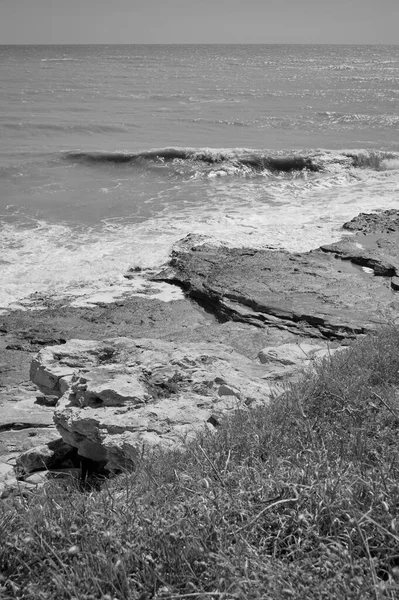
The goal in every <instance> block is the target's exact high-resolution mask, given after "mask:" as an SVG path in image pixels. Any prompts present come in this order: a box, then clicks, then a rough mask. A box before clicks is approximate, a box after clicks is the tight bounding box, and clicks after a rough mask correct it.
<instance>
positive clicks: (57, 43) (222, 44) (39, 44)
mask: <svg viewBox="0 0 399 600" xmlns="http://www.w3.org/2000/svg"><path fill="white" fill-rule="evenodd" d="M3 46H399V44H394V43H391V42H55V43H54V42H11V43H8V44H0V47H3Z"/></svg>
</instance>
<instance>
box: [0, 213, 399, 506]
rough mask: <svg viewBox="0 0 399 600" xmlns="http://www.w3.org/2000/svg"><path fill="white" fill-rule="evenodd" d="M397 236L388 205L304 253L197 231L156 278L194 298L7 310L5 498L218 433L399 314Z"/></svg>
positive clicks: (1, 389) (2, 323) (2, 423)
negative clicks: (221, 241)
mask: <svg viewBox="0 0 399 600" xmlns="http://www.w3.org/2000/svg"><path fill="white" fill-rule="evenodd" d="M345 230H346V231H349V232H350V233H349V235H347V236H346V237H345V235H344V234H345ZM398 232H399V211H396V210H390V211H381V212H379V213H375V214H373V215H359V216H358V217H356V218H355V219H353V220H352V221H351V222H349V223H346V224H345V225H344V230H343V239H342V241H341V242H338V243H337V244H332V245H328V246H322V247H321V248H319V249H316V250H313V251H311V252H308V253H303V254H290V253H288V252H284V251H277V250H254V249H249V248H247V249H242V248H240V249H237V248H228V247H224V246H212V245H211V244H209V242H207V240H206V239H204V238H198V237H195V236H188V237H187V238H185V239H184V240H182V242H181V243H180V244H179V245H178V246H177V247H176V248H175V249H174V251H173V253H172V256H171V259H170V262H169V264H168V265H167V266H166V267H165V268H164V269H163V270H162V271H160V272H159V273H158V274H157V275H155V276H154V275H153V274H152V275H151V276H150V277H151V279H152V280H155V281H164V282H167V283H169V284H173V285H178V286H179V287H180V288H181V289H182V290H183V291H184V294H185V299H183V300H175V301H172V302H169V303H165V302H161V301H159V300H155V299H152V298H151V297H148V298H147V297H145V298H143V297H141V298H139V297H130V298H126V299H124V300H121V301H118V302H115V303H113V304H103V305H98V306H97V307H96V308H72V307H68V306H64V305H62V304H61V303H60V304H58V305H53V306H49V308H48V309H47V310H41V311H30V312H22V311H13V312H10V313H9V314H6V315H2V316H1V317H0V375H1V380H0V381H1V386H0V495H3V496H6V495H7V494H9V493H11V492H12V490H15V489H17V490H19V491H21V490H25V491H26V490H29V489H31V488H34V487H36V485H37V484H38V483H41V482H43V481H44V480H45V479H46V478H48V477H50V476H60V477H61V476H71V475H73V476H78V475H79V474H80V473H81V468H82V465H83V468H84V469H85V468H88V467H87V465H89V466H90V465H91V464H92V465H94V467H95V468H97V467H98V466H100V467H102V468H103V467H105V468H106V469H107V471H111V472H112V471H117V469H118V465H120V466H127V467H129V468H131V467H133V466H134V461H135V460H136V456H137V453H139V452H141V451H142V449H143V447H147V446H153V445H154V444H159V443H162V444H166V445H169V446H175V445H176V444H180V443H184V440H185V439H187V438H189V437H190V436H191V435H192V434H193V433H195V432H196V431H197V430H198V429H199V428H202V427H204V426H206V427H208V428H211V429H212V430H213V429H215V430H216V429H217V426H218V422H219V419H220V416H221V415H222V414H225V413H226V412H228V411H231V410H236V409H237V408H241V409H244V410H248V409H249V408H250V406H251V405H253V404H256V403H260V402H267V401H268V398H269V397H270V394H271V393H272V390H273V389H274V388H275V387H276V386H277V387H278V386H281V385H282V382H284V381H286V380H287V378H290V377H295V374H296V373H297V372H298V370H299V369H301V368H302V367H303V366H304V365H306V364H311V361H312V360H314V358H315V357H316V358H317V357H321V356H323V355H325V354H326V353H331V352H334V351H336V350H337V349H339V348H342V347H345V345H347V343H348V340H350V339H352V338H354V337H355V336H357V335H361V334H364V333H367V332H368V331H371V330H373V329H375V328H376V327H378V326H379V325H380V324H382V323H385V322H387V321H395V320H396V316H397V313H398V310H399V299H398V298H397V296H396V290H397V289H399V278H398V275H399V237H398ZM71 340H82V341H81V342H76V341H71ZM31 365H32V367H31ZM37 385H38V386H39V387H40V388H41V392H40V391H38V388H37ZM54 405H56V406H54ZM54 418H55V422H56V424H57V429H56V427H55V425H54V421H53V419H54ZM60 432H61V433H62V437H63V441H60ZM43 467H44V468H43Z"/></svg>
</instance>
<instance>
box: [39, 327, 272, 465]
mask: <svg viewBox="0 0 399 600" xmlns="http://www.w3.org/2000/svg"><path fill="white" fill-rule="evenodd" d="M263 375H264V367H263V365H262V364H260V363H259V362H257V361H256V362H254V361H252V360H250V359H249V358H246V357H245V356H243V355H241V354H239V353H238V352H235V351H234V350H232V349H231V348H229V347H226V346H224V345H223V344H205V343H198V344H189V343H187V344H181V343H173V342H165V341H161V340H152V339H138V340H132V339H129V338H115V339H110V340H105V341H102V342H91V341H82V340H70V341H69V342H67V343H66V344H65V345H63V346H62V347H51V348H45V349H43V350H42V351H41V352H39V354H38V355H37V357H36V358H35V359H34V360H33V362H32V369H31V376H32V380H33V382H35V383H37V384H38V385H39V386H40V387H41V388H42V387H43V385H44V386H45V387H46V388H49V387H50V385H53V388H52V389H50V393H54V392H56V391H59V390H60V379H64V378H66V379H64V383H65V385H66V384H68V389H67V390H66V391H65V392H64V394H63V396H62V397H61V399H60V400H59V403H58V405H57V407H56V409H55V413H54V421H55V424H56V427H57V429H58V431H59V432H60V433H61V435H62V438H63V440H64V442H66V443H67V444H69V445H71V446H74V447H75V448H77V449H78V453H79V454H80V455H81V456H82V457H85V458H87V459H89V460H94V461H96V462H99V463H106V468H107V469H108V470H111V471H118V470H120V469H121V468H133V467H134V465H135V463H136V461H137V459H138V457H139V456H140V455H141V454H142V452H143V451H145V450H146V448H150V447H154V446H156V445H159V444H161V445H163V446H168V447H176V446H180V445H182V444H184V442H185V441H186V440H187V439H190V438H191V437H192V436H193V435H194V434H195V433H196V432H197V431H199V430H200V429H203V428H204V427H208V428H211V429H214V428H215V427H216V426H217V425H218V424H219V422H220V419H221V417H222V415H224V414H226V413H228V412H229V411H233V410H236V409H237V408H240V407H241V408H246V407H248V406H251V405H254V404H262V403H265V402H268V400H269V397H270V393H271V387H270V385H269V383H268V382H267V381H266V380H264V379H263ZM63 385H64V384H63Z"/></svg>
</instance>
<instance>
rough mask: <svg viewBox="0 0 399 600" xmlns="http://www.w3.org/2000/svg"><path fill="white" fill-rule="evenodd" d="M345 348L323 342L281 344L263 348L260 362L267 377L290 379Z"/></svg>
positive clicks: (259, 355)
mask: <svg viewBox="0 0 399 600" xmlns="http://www.w3.org/2000/svg"><path fill="white" fill-rule="evenodd" d="M343 348H344V346H337V345H336V344H335V345H334V344H327V343H325V342H324V343H323V342H321V343H320V342H319V343H316V342H314V343H311V342H304V341H301V342H300V343H297V344H292V343H288V344H281V345H279V346H277V347H271V348H263V350H261V351H260V352H259V354H258V359H259V361H260V362H261V363H262V364H263V365H265V370H266V374H265V377H267V378H273V379H279V378H285V379H288V377H289V376H290V375H291V374H292V373H295V372H298V371H299V369H301V368H306V367H308V366H310V365H312V364H313V363H314V361H315V360H321V359H322V358H324V357H326V356H332V355H333V354H335V352H337V351H338V350H342V349H343Z"/></svg>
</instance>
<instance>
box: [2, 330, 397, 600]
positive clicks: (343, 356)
mask: <svg viewBox="0 0 399 600" xmlns="http://www.w3.org/2000/svg"><path fill="white" fill-rule="evenodd" d="M398 350H399V329H397V328H395V327H393V326H389V327H386V328H384V329H382V330H381V331H379V332H378V333H376V334H373V335H370V336H368V337H366V338H364V339H361V340H358V341H357V342H355V343H354V344H353V345H352V346H351V347H350V348H348V350H345V351H343V352H341V353H337V354H336V355H334V356H333V357H328V358H326V359H324V360H323V361H322V362H320V363H317V364H315V365H314V366H313V369H312V370H311V371H310V370H309V371H307V372H304V373H303V375H302V377H301V378H300V380H299V381H297V382H296V383H293V384H291V385H290V386H289V387H288V388H287V389H286V391H285V392H284V394H283V395H280V396H279V397H276V398H274V399H273V400H272V401H271V403H270V404H269V405H265V406H263V407H259V408H256V409H253V410H249V411H237V412H236V413H235V414H234V416H233V417H231V418H229V419H226V420H225V421H224V422H223V423H222V425H221V427H220V428H219V429H218V433H217V434H216V435H212V434H209V433H203V434H202V435H200V436H198V437H197V439H196V440H195V442H193V443H191V444H190V445H188V446H187V449H186V451H185V452H184V453H181V452H172V451H162V450H157V451H154V452H152V453H151V454H150V455H148V456H147V457H145V458H143V459H142V461H141V462H140V464H139V465H138V466H137V470H136V471H135V472H134V473H131V474H129V473H126V474H124V475H123V476H120V477H118V478H116V479H115V480H111V481H108V482H106V484H105V485H104V486H103V487H102V489H101V490H91V491H86V492H83V493H82V491H81V490H79V489H78V488H77V486H76V485H74V484H73V483H71V484H68V485H67V486H65V484H63V486H61V485H60V484H57V483H52V484H49V485H46V487H44V488H43V489H41V490H38V491H37V492H36V493H35V494H32V495H30V496H25V497H21V496H19V497H14V498H10V499H7V500H5V501H4V502H3V503H2V504H1V506H0V540H1V541H0V597H1V598H2V599H3V598H4V600H8V599H11V598H21V599H35V600H36V599H37V600H39V599H40V600H48V599H54V598H57V600H62V599H68V600H72V599H76V600H91V599H102V600H115V599H118V600H122V599H123V600H128V599H129V600H152V599H155V598H162V599H165V600H166V599H179V598H182V599H183V598H187V599H189V598H193V599H198V600H200V599H210V598H213V599H215V600H216V599H217V600H221V599H222V600H252V599H253V600H258V599H259V600H260V599H262V600H264V599H273V600H276V599H277V600H280V599H295V598H296V599H303V598H307V599H310V600H313V599H314V600H316V599H326V600H328V599H337V598H339V599H341V598H346V599H362V600H363V599H365V600H367V599H369V598H370V599H374V600H380V599H385V598H388V599H396V598H399V519H398V507H399V479H398V472H399V471H398V468H399V453H398V448H399V445H398V441H399V439H398V437H399V395H398V394H399V392H398V386H399V351H398Z"/></svg>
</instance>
